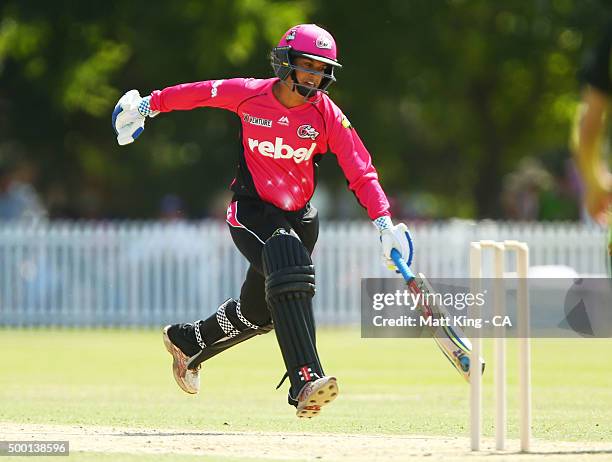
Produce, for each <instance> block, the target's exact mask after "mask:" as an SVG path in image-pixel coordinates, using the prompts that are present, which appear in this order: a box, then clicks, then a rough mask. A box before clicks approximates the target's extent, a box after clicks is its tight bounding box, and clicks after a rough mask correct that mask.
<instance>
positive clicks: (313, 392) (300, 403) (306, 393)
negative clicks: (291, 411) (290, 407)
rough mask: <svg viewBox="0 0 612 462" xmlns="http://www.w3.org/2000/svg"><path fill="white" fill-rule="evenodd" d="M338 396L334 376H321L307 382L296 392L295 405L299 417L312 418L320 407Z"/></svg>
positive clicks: (336, 382)
mask: <svg viewBox="0 0 612 462" xmlns="http://www.w3.org/2000/svg"><path fill="white" fill-rule="evenodd" d="M337 397H338V381H337V380H336V377H321V378H320V379H317V380H313V381H312V382H308V383H307V384H306V385H304V386H303V387H302V389H301V390H300V392H299V393H298V396H297V400H295V401H296V404H295V407H296V412H295V415H297V416H298V417H299V418H308V419H312V418H313V417H316V416H317V415H319V413H320V412H321V408H322V407H323V406H325V405H326V404H329V403H331V402H332V401H333V400H335V399H336V398H337Z"/></svg>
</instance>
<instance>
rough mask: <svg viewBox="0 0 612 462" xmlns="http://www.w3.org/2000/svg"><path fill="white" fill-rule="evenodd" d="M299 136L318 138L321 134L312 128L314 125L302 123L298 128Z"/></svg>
mask: <svg viewBox="0 0 612 462" xmlns="http://www.w3.org/2000/svg"><path fill="white" fill-rule="evenodd" d="M297 136H299V137H300V138H310V139H311V140H316V139H317V136H319V132H318V131H316V130H315V129H314V128H312V125H300V126H299V127H298V129H297Z"/></svg>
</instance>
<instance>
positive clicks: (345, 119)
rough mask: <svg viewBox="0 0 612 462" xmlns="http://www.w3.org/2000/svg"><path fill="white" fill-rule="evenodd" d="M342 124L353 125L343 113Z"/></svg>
mask: <svg viewBox="0 0 612 462" xmlns="http://www.w3.org/2000/svg"><path fill="white" fill-rule="evenodd" d="M342 126H343V127H344V128H352V127H353V126H352V125H351V123H350V122H349V120H348V119H347V118H346V116H345V115H344V114H343V115H342Z"/></svg>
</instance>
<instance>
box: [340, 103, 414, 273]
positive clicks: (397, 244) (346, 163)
mask: <svg viewBox="0 0 612 462" xmlns="http://www.w3.org/2000/svg"><path fill="white" fill-rule="evenodd" d="M328 145H329V149H330V151H332V152H333V153H334V154H336V157H337V158H338V164H339V165H340V168H341V169H342V171H343V172H344V176H345V177H346V179H347V181H348V186H349V189H350V190H351V191H353V193H354V194H355V196H356V197H357V200H358V201H359V203H360V204H361V205H362V206H363V207H364V208H365V209H366V210H367V212H368V216H369V217H370V219H371V220H372V223H373V224H374V226H376V228H377V229H378V230H379V232H380V241H381V244H382V251H383V257H384V259H385V261H386V262H387V266H388V267H389V268H390V269H393V270H395V269H396V268H395V264H394V263H393V260H392V258H391V250H392V249H396V250H398V251H399V252H400V254H401V255H402V259H403V260H404V261H406V262H407V264H408V266H410V264H411V263H412V257H413V250H414V249H413V243H412V238H411V236H410V233H409V232H408V228H407V227H406V225H405V224H404V223H399V224H397V225H394V224H393V221H392V220H391V212H390V211H389V201H388V200H387V196H386V194H385V193H384V191H383V189H382V187H381V185H380V182H379V181H378V172H377V171H376V168H374V165H373V164H372V158H371V156H370V153H369V152H368V150H367V149H366V148H365V146H364V145H363V143H362V141H361V139H360V138H359V135H358V134H357V132H356V131H355V129H354V128H353V127H352V126H351V124H350V122H349V121H348V119H347V118H346V117H345V116H344V115H342V114H336V116H335V117H334V120H332V121H330V123H329V133H328Z"/></svg>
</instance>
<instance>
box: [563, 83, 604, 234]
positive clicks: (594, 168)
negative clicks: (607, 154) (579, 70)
mask: <svg viewBox="0 0 612 462" xmlns="http://www.w3.org/2000/svg"><path fill="white" fill-rule="evenodd" d="M609 105H610V101H609V97H608V96H607V95H606V94H605V93H603V92H602V91H600V90H598V89H597V88H595V87H593V86H590V85H589V86H587V87H586V88H585V90H584V92H583V96H582V103H581V105H580V106H579V108H578V113H577V115H576V118H575V122H574V130H573V133H574V139H573V145H574V146H573V152H574V157H575V159H576V163H577V165H578V168H579V170H580V173H581V175H582V178H583V180H584V183H585V200H586V206H587V209H588V211H589V213H590V214H591V216H592V217H593V218H594V219H596V220H598V221H600V222H603V221H605V216H606V209H607V207H608V205H609V203H610V201H611V200H612V199H611V195H612V175H611V174H610V172H609V171H608V169H607V167H606V163H605V161H604V159H603V158H602V152H603V150H602V139H603V132H604V126H605V119H606V116H607V112H608V110H609Z"/></svg>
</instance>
